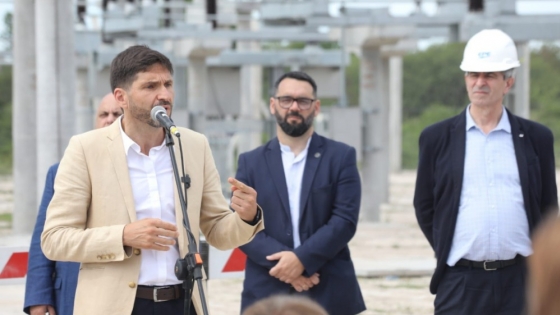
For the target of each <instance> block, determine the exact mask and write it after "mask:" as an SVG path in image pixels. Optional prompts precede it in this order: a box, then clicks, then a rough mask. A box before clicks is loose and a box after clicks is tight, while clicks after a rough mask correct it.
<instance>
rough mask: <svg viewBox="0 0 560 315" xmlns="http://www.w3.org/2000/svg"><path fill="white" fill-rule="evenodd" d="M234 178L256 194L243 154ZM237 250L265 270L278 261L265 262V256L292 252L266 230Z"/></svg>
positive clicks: (256, 188)
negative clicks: (251, 188) (252, 189)
mask: <svg viewBox="0 0 560 315" xmlns="http://www.w3.org/2000/svg"><path fill="white" fill-rule="evenodd" d="M235 178H236V179H237V180H239V181H241V182H242V183H245V184H247V185H249V186H251V187H253V188H254V189H255V190H257V193H258V187H254V184H255V183H254V181H253V180H252V178H251V176H250V174H249V169H248V168H247V159H246V155H245V154H241V155H240V156H239V161H238V165H237V172H236V174H235ZM266 210H267V209H263V213H262V215H263V217H264V215H265V214H264V211H266ZM239 249H241V251H243V252H244V253H245V254H246V255H247V258H248V259H250V260H252V261H253V262H255V263H256V264H258V265H260V266H262V267H265V268H267V269H271V268H272V267H274V266H275V265H276V263H277V262H278V261H270V260H267V259H266V256H268V255H272V254H274V253H277V252H281V251H289V250H292V249H291V248H289V247H288V246H286V245H284V244H282V243H280V242H279V241H278V240H276V239H275V238H273V237H271V236H270V235H268V234H267V233H266V230H262V231H260V232H259V233H257V235H255V238H253V240H252V241H251V242H249V243H247V244H245V245H243V246H240V247H239Z"/></svg>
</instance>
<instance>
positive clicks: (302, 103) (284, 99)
mask: <svg viewBox="0 0 560 315" xmlns="http://www.w3.org/2000/svg"><path fill="white" fill-rule="evenodd" d="M274 98H275V99H277V100H278V104H280V107H282V108H283V109H288V108H290V107H291V106H292V104H293V103H294V101H296V103H297V106H298V107H299V109H301V110H308V109H310V108H311V105H312V104H313V102H315V101H316V100H314V99H311V98H306V97H298V98H293V97H291V96H275V97H274Z"/></svg>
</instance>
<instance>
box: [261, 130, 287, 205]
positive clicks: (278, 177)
mask: <svg viewBox="0 0 560 315" xmlns="http://www.w3.org/2000/svg"><path fill="white" fill-rule="evenodd" d="M265 159H266V164H267V165H268V171H269V172H270V177H271V178H272V182H273V183H274V186H276V191H277V192H278V195H279V196H280V201H281V203H282V206H283V207H284V210H285V211H286V212H287V214H288V215H290V201H289V199H288V185H287V184H286V176H285V175H284V164H283V163H282V152H281V151H280V142H278V138H274V139H272V141H270V143H269V144H268V148H267V150H266V152H265Z"/></svg>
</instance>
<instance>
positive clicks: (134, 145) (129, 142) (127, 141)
mask: <svg viewBox="0 0 560 315" xmlns="http://www.w3.org/2000/svg"><path fill="white" fill-rule="evenodd" d="M122 117H123V115H121V116H120V117H119V118H117V119H118V120H119V122H118V123H119V128H120V129H121V137H122V139H123V145H124V153H125V154H126V156H128V151H129V150H130V149H131V148H132V150H134V151H136V153H140V146H139V145H138V143H136V142H134V140H132V139H130V137H129V136H128V135H127V134H126V132H124V129H123V128H122ZM164 146H165V139H163V142H162V143H161V145H159V146H157V147H154V148H152V149H153V150H161V149H162V148H163V147H164Z"/></svg>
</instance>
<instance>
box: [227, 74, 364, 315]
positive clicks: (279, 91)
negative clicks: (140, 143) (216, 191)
mask: <svg viewBox="0 0 560 315" xmlns="http://www.w3.org/2000/svg"><path fill="white" fill-rule="evenodd" d="M275 88H276V95H275V96H274V97H272V98H271V99H270V111H271V113H272V114H273V115H274V116H275V117H276V120H277V122H278V125H277V135H278V137H277V138H274V139H272V140H271V141H269V142H268V143H267V144H265V145H263V146H261V147H259V148H257V149H255V150H253V151H251V152H247V153H244V154H241V155H240V157H239V163H238V170H237V175H236V178H238V179H239V180H240V181H242V182H244V183H246V184H247V185H249V186H251V187H254V188H255V189H256V190H257V191H258V192H259V194H258V197H257V202H258V203H259V204H261V206H262V207H263V209H266V210H265V211H263V215H264V217H265V218H266V219H265V220H267V221H268V222H272V223H271V224H270V225H269V226H267V229H266V231H261V232H259V233H258V234H257V235H256V236H255V238H254V239H253V240H252V241H251V242H250V243H248V244H246V245H244V246H241V247H240V248H241V250H242V251H243V252H245V253H246V254H247V257H248V259H247V265H246V269H245V281H244V284H243V293H242V298H241V310H242V311H243V310H244V309H245V308H247V307H248V306H250V305H251V304H253V303H254V302H256V301H258V300H260V299H263V298H266V297H268V296H270V295H273V294H297V295H305V296H308V297H310V298H311V299H313V300H315V301H316V302H318V303H319V304H321V305H322V306H323V307H324V308H325V309H326V310H327V311H328V312H329V313H330V314H336V315H345V314H346V315H349V314H357V313H359V312H361V311H363V310H365V305H364V301H363V299H362V294H361V291H360V287H359V285H358V281H357V278H356V273H355V271H354V266H353V264H352V260H351V258H350V250H349V248H348V242H349V241H350V239H352V237H353V236H354V233H355V232H356V225H357V223H358V214H359V209H360V197H361V188H360V187H361V186H360V177H359V174H358V169H357V167H356V151H355V150H354V148H352V147H350V146H348V145H346V144H343V143H340V142H336V141H333V140H329V139H327V138H324V137H322V136H319V135H318V134H316V133H314V131H313V126H312V125H313V119H314V117H315V116H316V115H317V114H318V113H319V110H320V101H319V100H317V99H316V95H317V87H316V84H315V82H314V81H313V79H312V78H311V77H309V76H308V75H307V74H305V73H303V72H289V73H286V74H284V75H283V76H282V77H280V78H279V79H278V81H277V82H276V85H275Z"/></svg>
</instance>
